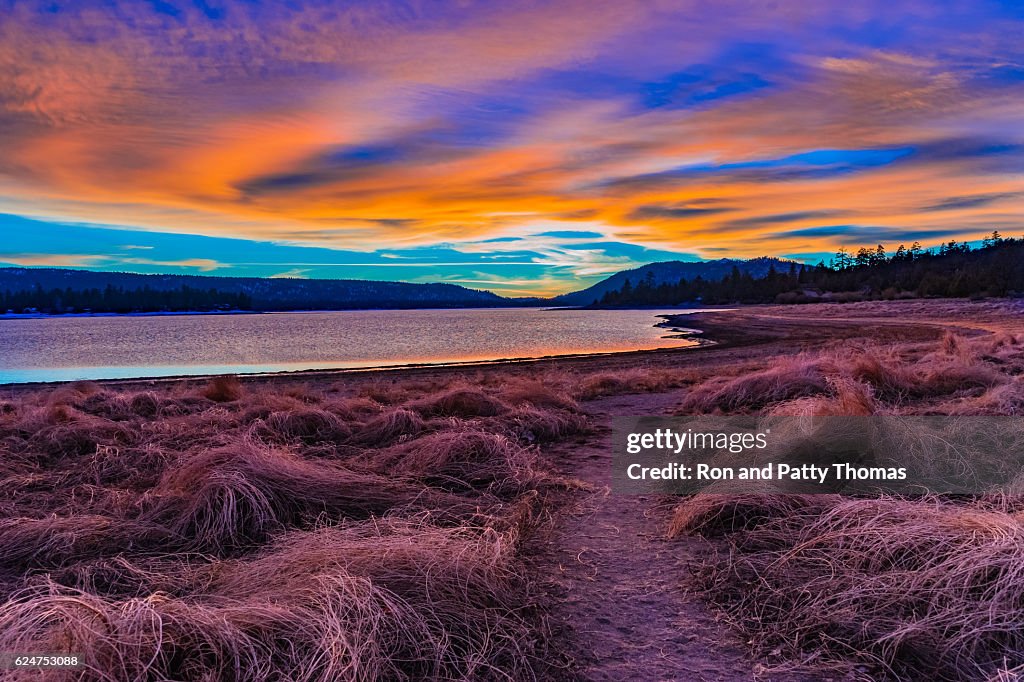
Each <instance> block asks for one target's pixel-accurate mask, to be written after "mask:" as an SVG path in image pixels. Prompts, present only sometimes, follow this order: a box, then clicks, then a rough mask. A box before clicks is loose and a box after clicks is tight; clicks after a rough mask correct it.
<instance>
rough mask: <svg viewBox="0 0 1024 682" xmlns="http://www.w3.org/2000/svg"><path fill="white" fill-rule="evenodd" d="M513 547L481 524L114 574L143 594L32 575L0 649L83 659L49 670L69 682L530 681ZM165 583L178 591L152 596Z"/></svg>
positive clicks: (420, 528)
mask: <svg viewBox="0 0 1024 682" xmlns="http://www.w3.org/2000/svg"><path fill="white" fill-rule="evenodd" d="M515 555H516V546H515V538H514V537H510V536H508V535H507V534H499V533H495V532H492V531H488V530H487V529H468V528H467V529H458V528H454V529H443V528H437V527H434V526H430V525H424V524H414V523H401V522H398V523H384V524H363V525H355V526H342V527H332V528H324V529H321V530H317V531H310V532H296V533H292V534H289V535H285V536H282V537H281V538H280V539H278V540H277V541H275V542H274V543H273V544H272V545H270V546H269V547H268V548H267V549H266V550H265V551H263V552H262V553H261V554H260V555H258V556H256V557H253V558H251V559H249V560H246V561H227V562H219V563H217V564H205V565H200V566H197V567H194V568H192V569H191V570H188V571H185V572H183V573H182V574H180V575H179V576H177V577H176V578H175V577H171V576H169V575H168V574H167V570H166V567H164V570H163V571H159V570H152V568H150V567H144V566H132V567H126V566H125V565H121V566H119V567H117V568H118V573H119V574H125V573H127V574H130V575H131V577H132V578H133V579H134V580H135V582H136V583H142V584H145V583H149V585H148V588H149V590H151V591H148V594H146V595H145V596H102V595H100V594H96V593H95V591H93V590H94V588H95V587H96V584H95V581H94V580H93V581H89V583H88V588H93V589H82V588H76V587H71V586H66V585H59V584H56V583H53V582H50V581H45V580H44V581H42V582H41V584H39V585H35V586H32V587H29V588H26V589H25V590H23V591H22V592H20V593H19V594H17V595H15V596H14V597H13V598H12V599H11V600H9V601H7V602H6V603H5V604H4V605H3V606H0V648H2V649H3V650H5V651H42V650H45V651H53V650H71V651H76V652H81V653H83V654H84V655H85V660H86V669H85V671H74V672H72V673H69V674H67V675H66V677H65V678H63V679H76V680H80V679H84V680H125V679H149V680H180V679H190V680H199V679H210V680H212V679H217V680H223V679H231V680H254V681H255V680H270V679H273V680H323V681H325V682H327V681H331V680H369V679H444V680H486V679H524V678H530V677H532V675H533V670H532V668H531V665H530V664H531V662H532V661H531V652H530V647H531V644H530V640H531V636H532V627H531V626H532V623H531V622H530V620H529V619H528V616H529V613H528V611H527V610H525V609H524V608H523V606H522V605H523V604H524V603H526V602H528V600H529V594H528V593H527V591H526V587H527V584H526V582H525V581H524V579H523V578H522V576H521V575H520V574H519V573H518V572H517V570H516V563H515ZM126 568H127V569H128V570H126ZM174 582H177V583H179V585H180V584H188V585H187V586H186V587H185V588H184V590H182V592H183V594H180V595H171V594H168V593H166V592H163V591H157V590H153V589H152V588H153V587H155V586H157V585H168V584H173V583H174ZM254 588H256V589H254ZM49 679H62V678H61V677H59V676H58V677H51V678H49Z"/></svg>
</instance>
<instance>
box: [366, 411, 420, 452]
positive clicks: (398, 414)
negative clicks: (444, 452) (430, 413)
mask: <svg viewBox="0 0 1024 682" xmlns="http://www.w3.org/2000/svg"><path fill="white" fill-rule="evenodd" d="M425 428H426V424H425V422H424V421H423V418H422V417H420V415H419V414H418V413H416V412H413V411H412V410H407V409H405V408H404V407H396V408H393V409H390V410H388V411H387V412H382V413H381V414H378V415H377V416H375V417H373V418H372V419H370V420H369V421H368V422H366V423H365V424H363V425H362V426H360V427H358V428H357V429H356V431H355V434H354V435H353V438H352V440H353V442H355V443H358V444H359V445H365V446H368V447H375V448H379V447H385V446H388V445H392V444H394V443H396V442H398V443H401V442H404V441H406V440H409V439H410V438H413V437H415V436H417V435H418V434H420V433H421V432H422V431H423V430H424V429H425Z"/></svg>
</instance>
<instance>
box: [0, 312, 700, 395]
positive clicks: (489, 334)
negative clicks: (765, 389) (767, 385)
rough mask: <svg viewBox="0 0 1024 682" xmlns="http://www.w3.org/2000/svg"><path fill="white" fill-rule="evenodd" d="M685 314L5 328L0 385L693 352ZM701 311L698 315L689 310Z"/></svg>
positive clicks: (356, 316) (379, 316) (272, 318)
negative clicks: (684, 334) (674, 317)
mask: <svg viewBox="0 0 1024 682" xmlns="http://www.w3.org/2000/svg"><path fill="white" fill-rule="evenodd" d="M680 312H687V311H680V310H666V311H659V310H544V309H539V308H504V309H474V310H386V311H379V310H360V311H341V312H308V313H269V314H261V315H164V316H125V317H51V318H37V319H0V384H9V383H20V382H34V381H70V380H78V379H121V378H134V377H160V376H183V375H201V374H225V373H237V374H251V373H261V372H283V371H295V370H304V369H333V368H337V369H341V368H361V367H385V366H396V365H408V364H416V363H453V362H472V361H482V360H497V359H505V358H535V357H542V356H547V355H569V354H578V353H606V352H615V351H628V350H641V349H653V348H666V347H682V346H687V345H694V344H695V343H696V342H695V341H694V340H692V339H683V338H667V336H669V335H671V333H672V332H671V330H669V329H666V328H663V327H656V326H655V325H656V324H658V323H659V322H661V321H662V320H661V319H659V318H658V317H657V316H658V315H659V314H679V313H680ZM689 312H695V311H689Z"/></svg>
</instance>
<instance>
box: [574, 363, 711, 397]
mask: <svg viewBox="0 0 1024 682" xmlns="http://www.w3.org/2000/svg"><path fill="white" fill-rule="evenodd" d="M692 380H693V376H692V373H690V372H686V371H677V370H665V369H631V370H621V371H618V372H595V373H593V374H588V375H587V376H585V377H583V379H582V380H580V382H579V384H578V385H577V386H576V391H575V394H576V396H577V397H578V398H579V399H580V400H593V399H595V398H601V397H604V396H610V395H622V394H627V393H658V392H660V391H667V390H669V389H671V388H678V387H679V386H686V385H687V384H689V383H691V382H692Z"/></svg>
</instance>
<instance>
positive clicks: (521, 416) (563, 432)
mask: <svg viewBox="0 0 1024 682" xmlns="http://www.w3.org/2000/svg"><path fill="white" fill-rule="evenodd" d="M501 427H502V430H503V431H504V432H505V433H507V434H508V435H509V436H510V437H511V438H514V439H515V440H517V441H519V442H520V443H525V444H527V445H533V444H534V443H555V442H558V441H561V440H565V439H566V438H570V437H572V436H577V435H580V434H582V433H586V432H587V430H588V428H589V425H588V423H587V418H586V417H585V416H584V415H582V414H580V413H578V412H570V411H568V410H559V409H550V408H549V409H537V408H535V407H529V406H522V407H517V408H514V409H512V410H511V411H510V412H509V413H508V414H505V415H502V417H501Z"/></svg>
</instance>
